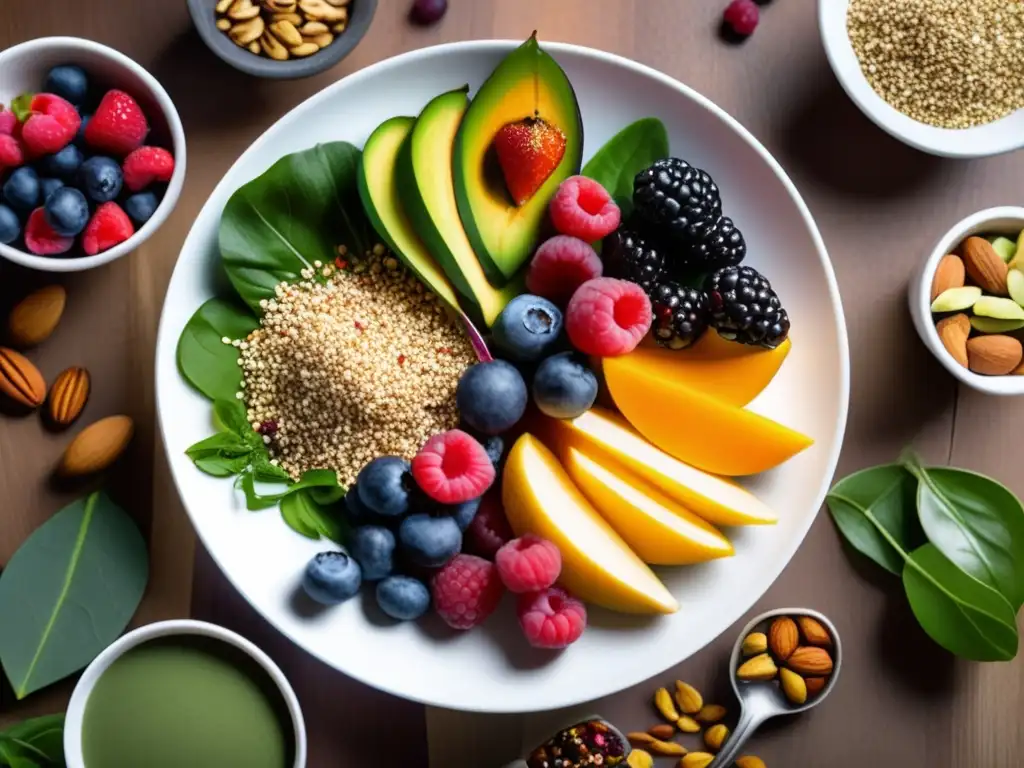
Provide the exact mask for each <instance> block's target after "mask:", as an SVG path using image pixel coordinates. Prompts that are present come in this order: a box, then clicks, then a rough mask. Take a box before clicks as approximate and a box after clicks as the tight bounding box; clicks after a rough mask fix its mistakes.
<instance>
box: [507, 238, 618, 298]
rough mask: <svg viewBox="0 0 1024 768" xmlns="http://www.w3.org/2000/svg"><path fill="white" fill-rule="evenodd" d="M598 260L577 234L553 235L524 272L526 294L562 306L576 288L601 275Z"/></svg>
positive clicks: (599, 260)
mask: <svg viewBox="0 0 1024 768" xmlns="http://www.w3.org/2000/svg"><path fill="white" fill-rule="evenodd" d="M601 270H602V266H601V259H600V257H599V256H598V255H597V254H596V253H595V252H594V249H593V248H591V247H590V244H589V243H586V242H584V241H583V240H580V239H579V238H578V237H569V236H568V235H555V236H554V237H552V238H551V239H550V240H547V241H545V242H544V243H542V244H541V246H540V248H538V249H537V252H536V253H535V254H534V255H533V261H531V262H530V269H529V271H528V272H527V273H526V288H527V290H529V291H530V293H532V294H535V295H537V296H543V297H544V298H545V299H549V300H550V301H552V302H554V303H555V304H557V305H558V306H559V307H564V306H565V305H566V302H568V301H569V299H570V298H571V297H572V295H573V293H575V292H576V289H577V288H579V287H580V286H581V285H583V283H585V282H587V280H591V279H593V278H595V277H600V276H601Z"/></svg>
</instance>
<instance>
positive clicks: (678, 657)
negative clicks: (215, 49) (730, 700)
mask: <svg viewBox="0 0 1024 768" xmlns="http://www.w3.org/2000/svg"><path fill="white" fill-rule="evenodd" d="M517 44H518V43H513V42H511V41H480V42H469V43H456V44H452V45H443V46H439V47H435V48H428V49H425V50H420V51H413V52H411V53H408V54H405V55H403V56H399V57H397V58H394V59H389V60H387V61H384V62H381V63H379V64H376V65H374V66H372V67H369V68H368V69H365V70H363V71H361V72H359V73H356V74H354V75H351V76H350V77H347V78H345V79H344V80H342V81H340V82H338V83H335V84H334V85H332V86H331V87H329V88H327V89H325V90H324V91H323V92H321V93H319V94H317V95H316V96H314V97H312V98H311V99H309V100H308V101H306V102H305V103H304V104H301V105H300V106H298V107H296V108H295V109H294V110H292V112H290V113H289V114H288V115H286V116H285V117H284V118H282V119H281V120H280V121H279V122H278V123H277V124H276V125H274V126H273V127H272V128H271V129H270V130H269V131H267V132H266V133H265V134H264V135H263V136H262V137H261V138H260V139H258V140H257V141H256V142H255V143H254V144H253V145H252V147H250V148H249V150H248V151H246V152H245V154H243V155H242V157H241V158H240V159H239V160H238V162H237V163H235V165H234V166H233V167H232V168H231V170H230V171H228V173H227V175H226V176H225V177H224V179H223V181H221V183H220V184H219V185H218V186H217V188H216V189H215V190H214V192H213V194H212V195H211V197H210V199H209V201H208V202H207V203H206V206H205V207H204V208H203V210H202V212H201V213H200V214H199V217H198V218H197V219H196V222H195V225H194V226H193V228H192V232H191V233H190V234H189V236H188V239H187V240H186V241H185V245H184V247H183V248H182V251H181V256H180V258H179V260H178V264H177V267H176V269H175V271H174V276H173V278H172V280H171V284H170V288H169V290H168V293H167V300H166V303H165V305H164V310H163V318H162V320H161V324H160V334H159V339H158V346H157V404H158V411H159V417H160V425H161V429H162V431H163V436H164V441H165V445H166V447H167V451H168V454H169V459H170V465H171V470H172V473H173V475H174V479H175V482H176V483H177V486H178V491H179V493H180V494H181V497H182V500H183V502H184V504H185V508H186V509H187V510H188V513H189V515H190V517H191V518H192V523H193V525H194V526H195V528H196V531H197V532H198V533H199V536H200V538H201V539H202V541H203V543H204V544H205V545H206V547H207V549H208V550H209V551H210V553H211V554H212V555H213V557H214V559H215V560H216V561H217V563H218V564H219V565H220V567H221V568H222V569H223V571H224V573H225V574H226V575H227V576H228V578H229V579H230V580H231V582H232V583H233V584H234V585H235V587H236V588H237V589H238V590H239V591H240V592H241V593H242V595H244V596H245V597H246V598H247V599H248V600H249V602H250V603H252V605H253V606H254V607H255V608H256V609H257V610H258V611H260V613H262V614H263V615H264V616H265V617H266V618H267V620H268V621H270V622H271V623H272V624H273V625H274V626H276V627H277V628H278V629H279V630H280V631H281V632H283V633H284V634H286V635H287V636H288V637H290V638H291V639H292V640H294V641H295V643H297V644H298V645H299V646H301V647H302V648H304V649H305V650H307V651H309V652H310V653H312V654H313V655H314V656H316V657H318V658H320V659H321V660H323V661H324V662H326V663H327V664H329V665H331V666H333V667H335V668H337V669H339V670H341V671H342V672H345V673H347V674H349V675H351V676H352V677H355V678H356V679H358V680H361V681H363V682H365V683H367V684H368V685H372V686H374V687H376V688H380V689H383V690H385V691H389V692H391V693H394V694H396V695H398V696H403V697H406V698H409V699H415V700H418V701H422V702H425V703H429V704H434V705H438V706H443V707H449V708H453V709H461V710H474V711H481V712H529V711H539V710H544V709H551V708H555V707H563V706H569V705H571V704H575V703H579V702H583V701H588V700H591V699H594V698H597V697H599V696H604V695H606V694H609V693H613V692H615V691H617V690H621V689H623V688H626V687H627V686H630V685H633V684H635V683H638V682H640V681H642V680H644V679H646V678H648V677H650V676H652V675H654V674H657V673H658V672H660V671H662V670H664V669H666V668H668V667H669V666H671V665H673V664H676V663H678V662H680V661H682V660H683V659H685V658H687V657H688V656H690V655H691V654H693V653H695V652H696V651H698V650H699V649H700V648H701V647H703V646H704V645H705V644H707V643H708V642H710V641H711V640H712V639H714V638H715V637H716V636H717V635H718V634H720V633H721V632H722V631H723V630H725V629H726V628H727V627H728V626H729V625H730V624H732V623H733V622H734V621H736V620H737V619H738V618H739V617H740V616H742V615H743V614H744V613H745V612H746V611H747V610H748V609H749V608H750V607H751V606H752V605H753V604H754V602H755V601H756V600H757V599H758V598H759V597H760V596H761V595H762V594H763V593H764V591H765V590H766V589H767V588H768V586H769V585H770V584H771V583H772V582H773V581H774V580H775V578H776V577H777V576H778V575H779V573H780V572H781V571H782V569H783V568H784V567H785V565H786V563H788V562H789V560H790V558H791V557H792V556H793V553H794V552H795V551H796V549H797V547H798V546H799V545H800V542H801V541H802V540H803V538H804V535H805V534H806V532H807V529H808V528H809V527H810V525H811V522H812V521H813V520H814V517H815V515H816V514H817V512H818V509H819V508H820V506H821V503H822V500H823V498H824V494H825V492H826V490H827V487H828V484H829V482H830V480H831V478H832V473H833V471H834V469H835V465H836V460H837V458H838V453H839V447H840V444H841V442H842V436H843V430H844V428H845V424H846V409H847V400H848V391H849V371H848V350H847V340H846V328H845V325H844V322H843V314H842V308H841V305H840V300H839V293H838V291H837V289H836V283H835V277H834V275H833V272H832V267H831V265H830V264H829V260H828V256H827V254H826V253H825V247H824V244H823V243H822V241H821V237H820V235H819V234H818V230H817V228H816V227H815V225H814V221H813V220H812V219H811V215H810V213H809V212H808V210H807V208H806V206H805V205H804V203H803V201H802V200H801V199H800V196H799V195H798V194H797V191H796V189H795V188H794V187H793V185H792V183H791V182H790V181H789V179H788V178H787V177H786V175H785V173H783V171H782V169H781V168H780V167H779V165H778V164H777V163H776V162H775V160H773V159H772V158H771V156H770V155H769V154H768V152H767V151H766V150H765V149H764V148H763V147H762V146H761V145H760V144H758V143H757V141H756V140H755V139H754V138H753V137H752V136H751V135H750V134H749V133H748V132H747V131H746V130H745V129H743V128H742V127H741V126H740V125H739V124H737V123H736V122H735V121H734V120H733V119H732V118H730V117H729V116H728V115H726V114H725V113H724V112H722V111H721V110H720V109H719V108H717V107H716V106H714V105H713V104H711V103H710V102H709V101H707V99H705V98H703V97H702V96H700V95H699V94H697V93H694V92H693V91H691V90H690V89H688V88H686V87H685V86H683V85H681V84H680V83H678V82H676V81H675V80H672V79H671V78H669V77H666V76H665V75H662V74H660V73H658V72H655V71H653V70H651V69H648V68H646V67H643V66H641V65H639V64H636V63H634V62H631V61H628V60H626V59H623V58H619V57H617V56H612V55H609V54H606V53H601V52H598V51H593V50H589V49H586V48H580V47H576V46H571V45H559V44H546V45H545V46H544V47H545V48H546V49H547V50H548V51H549V52H551V53H552V54H553V55H554V56H555V58H556V59H558V61H559V63H560V64H561V65H562V66H563V67H564V69H565V71H566V73H567V74H568V76H569V78H570V79H571V80H572V83H573V86H574V87H575V89H576V93H577V96H578V97H579V103H580V107H581V109H582V112H583V119H584V124H585V127H586V147H585V149H586V154H587V155H588V156H589V155H590V154H593V152H594V151H595V150H596V149H597V148H598V147H600V146H601V145H602V144H603V143H604V142H605V141H606V140H607V139H608V138H610V137H611V136H612V135H613V134H614V133H616V132H617V131H618V130H619V129H621V128H622V127H623V126H625V125H626V124H628V123H629V122H631V121H633V120H636V119H638V118H641V117H645V116H648V115H656V116H658V117H660V118H661V119H662V120H663V121H664V122H665V125H666V126H667V127H668V130H669V134H670V139H671V147H672V152H673V154H675V155H678V156H680V157H684V158H689V159H690V160H692V161H693V162H694V163H696V164H698V165H699V166H700V167H702V168H705V169H707V170H708V171H709V172H710V173H711V174H712V175H713V176H714V178H715V179H716V180H717V182H718V184H719V186H720V187H721V189H722V190H723V196H724V201H725V208H726V211H727V212H728V213H729V215H731V216H732V217H733V218H734V219H735V220H736V221H737V222H738V224H739V226H740V227H742V229H743V232H744V234H745V235H746V238H747V242H748V243H749V244H750V256H749V259H748V261H749V263H750V264H751V265H753V266H755V267H759V268H762V269H763V270H764V271H765V272H766V273H767V274H768V276H769V277H770V279H771V280H772V281H773V284H774V285H775V287H776V288H777V289H778V291H779V293H780V294H781V296H782V299H783V301H784V302H785V305H786V307H787V308H788V309H789V312H790V315H791V317H792V320H793V329H794V330H793V333H792V336H793V343H794V346H793V352H792V354H790V356H789V359H788V360H787V361H786V363H785V365H784V366H783V368H782V370H781V372H780V373H779V375H778V376H777V377H776V379H775V381H774V382H773V383H772V384H771V386H770V387H769V388H768V390H766V391H765V393H764V394H763V395H762V396H761V397H760V398H759V399H758V400H757V401H756V403H755V407H756V409H757V410H759V411H761V412H763V413H765V414H767V415H769V416H772V417H774V418H776V419H778V420H780V421H782V422H784V423H786V424H787V425H789V426H791V427H794V428H796V429H798V430H801V431H802V432H805V433H807V434H809V435H811V436H812V437H813V438H814V439H815V441H816V442H815V444H814V446H813V447H812V448H810V449H809V450H807V451H805V452H804V453H802V454H801V455H799V456H798V457H796V458H795V459H793V460H792V461H789V462H787V463H786V464H785V465H784V466H783V467H781V468H779V469H778V470H776V471H774V472H771V473H769V474H766V475H764V476H761V477H759V478H757V479H756V481H755V482H754V483H753V485H754V486H755V487H756V489H757V492H758V493H759V494H760V495H761V496H762V497H763V498H764V499H765V500H766V501H768V502H769V503H770V504H772V505H773V506H774V507H775V509H776V510H777V511H778V513H779V517H780V522H779V524H778V525H777V526H775V527H772V528H761V529H748V530H739V529H737V530H734V531H732V532H731V533H730V537H731V538H732V540H733V542H734V543H735V545H736V556H735V557H733V558H730V559H729V560H727V561H720V562H717V563H713V564H709V565H705V566H700V567H689V568H671V569H660V573H661V575H662V577H663V578H664V580H665V583H666V584H667V585H668V587H669V588H670V589H671V590H672V592H673V593H674V594H675V595H677V596H678V598H679V601H680V603H681V604H682V609H681V610H680V611H679V612H678V613H676V614H674V615H673V616H671V617H665V618H661V619H656V620H654V619H651V620H638V619H635V618H630V617H626V616H622V615H614V614H610V613H606V612H603V611H599V610H593V611H592V612H591V626H590V627H589V629H588V630H587V632H586V633H585V634H584V636H583V638H582V639H581V640H580V641H579V642H578V643H577V644H576V645H575V646H573V647H572V648H570V649H569V650H568V651H566V652H564V653H561V654H554V655H553V654H550V653H543V652H539V651H534V650H532V649H530V648H528V647H527V645H526V642H525V641H524V640H523V638H522V637H521V635H520V632H519V629H518V627H517V626H516V622H515V617H514V612H513V610H512V607H511V604H510V603H511V601H510V600H508V599H506V604H505V605H503V606H502V609H501V611H500V613H499V615H496V616H494V617H492V618H491V620H490V621H488V622H487V623H486V624H485V625H484V626H483V628H481V629H478V630H476V631H473V632H468V633H462V634H458V633H453V632H449V631H447V630H446V629H445V628H444V627H442V626H441V625H440V623H439V622H436V623H432V622H429V621H428V622H423V623H419V624H405V625H400V626H392V625H383V624H381V623H378V622H375V621H373V620H371V619H368V618H367V613H366V612H365V611H364V600H363V599H358V600H353V601H351V602H349V603H347V604H345V605H342V606H340V607H338V608H336V609H331V610H328V611H324V612H322V613H319V614H318V615H316V616H312V617H310V616H303V615H300V614H299V613H297V612H296V611H295V610H294V609H293V607H292V596H293V594H294V592H295V589H296V587H297V585H298V582H299V577H300V574H301V572H302V569H303V567H304V566H305V563H306V561H307V559H308V558H309V557H311V556H312V555H313V554H315V553H316V552H317V551H318V550H320V549H322V548H323V547H322V545H319V544H317V543H315V542H310V541H308V540H306V539H303V538H302V537H300V536H298V535H296V534H294V533H292V532H291V531H290V530H288V529H287V528H286V527H285V525H284V523H283V522H282V521H281V519H280V516H279V515H278V513H277V512H276V511H273V510H268V511H265V512H259V513H253V512H247V511H246V510H245V507H244V501H243V500H242V499H241V497H240V495H238V494H236V493H235V492H234V491H233V490H232V487H231V483H230V482H227V481H224V480H216V479H214V478H212V477H208V476H206V475H204V474H202V473H201V472H199V471H198V470H197V469H196V468H195V467H194V466H193V465H192V462H191V461H189V459H188V458H187V457H186V456H185V453H184V451H185V449H186V448H187V447H188V446H189V445H191V444H192V443H194V442H196V441H198V440H200V439H202V438H204V437H206V436H208V435H209V434H210V432H211V426H210V423H211V422H210V404H209V402H207V401H206V400H205V399H204V398H203V397H202V396H201V395H199V394H198V393H196V392H194V391H193V390H192V389H191V388H190V387H189V386H188V385H187V384H186V383H185V381H184V380H183V379H182V378H181V376H180V375H179V373H178V370H177V367H176V364H175V347H176V344H177V342H178V335H179V334H180V332H181V329H182V327H183V326H184V325H185V323H186V322H187V320H188V318H189V316H190V315H191V314H192V313H193V312H194V311H195V310H196V308H197V307H198V306H199V305H200V304H201V303H202V302H203V301H205V300H206V299H207V298H209V297H210V296H212V295H213V294H214V290H215V285H216V284H217V283H216V281H217V278H218V272H219V270H220V266H219V264H218V257H217V236H216V235H217V225H218V222H219V220H220V216H221V211H222V210H223V208H224V204H225V202H226V201H227V199H228V197H229V196H230V194H231V193H232V192H233V191H234V190H235V189H236V188H238V187H239V186H241V185H242V184H244V183H245V182H247V181H249V180H250V179H252V178H254V177H256V176H258V175H259V174H260V173H262V172H263V171H264V170H265V169H266V168H267V167H268V166H270V165H271V164H272V163H273V162H274V161H276V160H277V159H278V158H280V157H281V156H282V155H285V154H287V153H289V152H295V151H297V150H302V149H306V148H308V147H310V146H312V145H313V144H315V143H317V142H326V141H332V140H338V139H345V140H348V141H351V142H353V143H355V144H357V145H358V146H362V143H363V142H364V141H365V139H366V137H367V136H368V135H369V134H370V132H371V131H372V130H373V129H374V128H375V127H376V126H377V125H378V124H379V123H381V122H382V121H384V120H385V119H387V118H390V117H393V116H395V115H402V114H408V115H415V114H417V113H418V112H419V110H420V109H421V108H422V107H423V106H424V105H425V104H426V103H427V101H429V100H430V99H431V98H432V97H433V96H436V95H437V94H439V93H441V92H443V91H447V90H449V89H451V88H454V87H458V86H459V85H461V84H462V83H464V82H466V81H468V82H469V83H470V84H471V86H472V87H473V88H474V89H476V88H477V87H479V85H480V84H481V82H482V81H483V80H484V78H486V76H487V75H488V74H489V73H490V72H491V70H492V69H493V68H494V67H495V66H496V65H497V64H498V62H499V61H501V59H502V57H503V56H504V55H505V54H506V53H507V52H508V51H510V50H511V49H512V48H513V47H514V46H515V45H517ZM367 598H368V599H369V600H372V593H368V595H367Z"/></svg>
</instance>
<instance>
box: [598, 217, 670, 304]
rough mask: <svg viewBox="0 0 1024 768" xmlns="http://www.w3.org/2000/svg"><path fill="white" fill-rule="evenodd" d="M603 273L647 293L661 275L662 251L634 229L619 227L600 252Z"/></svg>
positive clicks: (663, 257)
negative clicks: (635, 285)
mask: <svg viewBox="0 0 1024 768" xmlns="http://www.w3.org/2000/svg"><path fill="white" fill-rule="evenodd" d="M601 259H602V261H604V274H605V275H606V276H607V277H618V278H621V279H622V280H628V281H629V282H631V283H636V284H637V285H639V286H640V287H641V288H643V289H644V291H645V292H646V293H648V294H650V292H651V291H652V290H653V289H654V286H655V285H657V284H658V283H659V282H660V281H661V279H662V277H663V276H664V274H665V254H664V251H663V250H662V249H661V248H660V247H659V246H658V244H656V243H654V242H653V241H652V240H650V239H649V238H648V237H646V236H645V235H642V234H640V232H638V231H637V230H635V229H630V228H628V227H619V228H618V229H617V230H615V231H614V232H612V234H610V235H609V236H608V238H607V239H606V240H605V241H604V245H603V246H602V249H601Z"/></svg>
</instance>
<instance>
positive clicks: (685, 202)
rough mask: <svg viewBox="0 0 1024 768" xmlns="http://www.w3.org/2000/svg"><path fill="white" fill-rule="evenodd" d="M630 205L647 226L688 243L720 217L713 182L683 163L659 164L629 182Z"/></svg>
mask: <svg viewBox="0 0 1024 768" xmlns="http://www.w3.org/2000/svg"><path fill="white" fill-rule="evenodd" d="M633 205H634V206H635V208H636V210H637V212H638V213H639V214H640V215H641V216H642V217H643V218H644V219H646V220H647V221H648V222H650V223H651V224H654V225H656V226H658V227H660V228H661V229H662V230H663V232H664V234H666V235H670V236H672V237H674V238H675V239H678V240H684V241H685V240H692V239H695V238H696V237H697V235H698V234H699V233H700V232H701V231H702V230H704V229H707V228H708V225H709V223H711V222H714V221H716V220H717V219H718V217H719V216H721V215H722V198H721V196H720V195H719V192H718V187H717V186H716V185H715V182H714V180H713V179H712V178H711V177H710V176H709V175H708V174H707V173H705V172H704V171H702V170H701V169H700V168H694V167H693V166H692V165H690V164H689V163H688V162H686V161H685V160H680V159H679V158H677V157H670V158H667V159H665V160H659V161H658V162H656V163H655V164H654V165H652V166H651V167H650V168H647V169H645V170H643V171H641V172H640V173H638V174H637V176H636V178H635V179H634V180H633Z"/></svg>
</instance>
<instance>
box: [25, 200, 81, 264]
mask: <svg viewBox="0 0 1024 768" xmlns="http://www.w3.org/2000/svg"><path fill="white" fill-rule="evenodd" d="M74 244H75V238H73V237H62V236H61V235H58V234H57V233H56V232H54V231H53V227H51V226H50V225H49V224H48V223H47V222H46V216H45V213H44V212H43V209H42V208H36V209H35V210H34V211H32V213H31V214H29V217H28V222H27V223H26V224H25V246H26V247H27V248H28V250H29V252H30V253H34V254H36V255H37V256H56V255H58V254H61V253H67V252H68V251H70V250H71V246H73V245H74Z"/></svg>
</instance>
